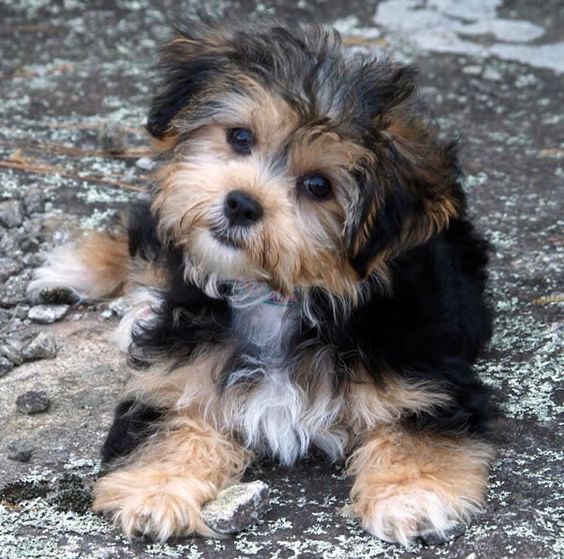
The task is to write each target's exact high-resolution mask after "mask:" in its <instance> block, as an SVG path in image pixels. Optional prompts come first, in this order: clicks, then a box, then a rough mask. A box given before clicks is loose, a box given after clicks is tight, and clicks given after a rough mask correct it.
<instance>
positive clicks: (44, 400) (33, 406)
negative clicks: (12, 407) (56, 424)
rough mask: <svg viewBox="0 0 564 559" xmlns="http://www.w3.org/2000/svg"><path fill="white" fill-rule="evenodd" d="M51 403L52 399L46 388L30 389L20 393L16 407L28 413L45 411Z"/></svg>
mask: <svg viewBox="0 0 564 559" xmlns="http://www.w3.org/2000/svg"><path fill="white" fill-rule="evenodd" d="M50 405H51V400H50V399H49V396H47V392H45V390H38V391H35V390H30V391H29V392H25V393H24V394H20V396H18V397H17V399H16V408H17V409H18V411H19V412H21V413H25V414H27V415H33V414H35V413H43V412H45V411H47V410H48V409H49V406H50Z"/></svg>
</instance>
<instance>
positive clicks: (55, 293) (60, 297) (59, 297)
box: [37, 287, 80, 305]
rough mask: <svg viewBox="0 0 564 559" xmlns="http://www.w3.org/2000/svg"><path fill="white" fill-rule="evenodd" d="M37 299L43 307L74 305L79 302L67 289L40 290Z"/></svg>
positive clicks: (73, 293) (75, 295) (74, 294)
mask: <svg viewBox="0 0 564 559" xmlns="http://www.w3.org/2000/svg"><path fill="white" fill-rule="evenodd" d="M37 299H38V302H39V303H41V304H43V305H74V304H76V303H78V301H80V297H79V296H78V295H77V294H76V293H75V292H74V291H73V290H72V289H69V288H68V287H48V288H45V289H42V290H41V291H40V292H39V296H38V298H37Z"/></svg>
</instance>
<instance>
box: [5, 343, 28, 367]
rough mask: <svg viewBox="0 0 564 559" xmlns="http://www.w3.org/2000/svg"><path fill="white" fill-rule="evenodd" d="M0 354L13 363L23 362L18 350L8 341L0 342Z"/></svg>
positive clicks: (19, 363)
mask: <svg viewBox="0 0 564 559" xmlns="http://www.w3.org/2000/svg"><path fill="white" fill-rule="evenodd" d="M0 356H2V357H5V358H6V359H8V360H10V361H11V362H12V363H13V364H14V365H21V364H22V363H23V357H22V354H21V352H20V350H19V349H18V348H17V347H15V346H14V345H12V344H11V343H10V342H9V341H6V342H4V343H3V344H0Z"/></svg>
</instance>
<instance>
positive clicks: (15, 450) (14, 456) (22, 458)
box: [8, 441, 34, 462]
mask: <svg viewBox="0 0 564 559" xmlns="http://www.w3.org/2000/svg"><path fill="white" fill-rule="evenodd" d="M33 450H34V448H33V447H32V446H31V445H30V444H29V443H26V442H25V441H14V442H13V443H10V444H9V445H8V459H9V460H15V461H16V462H29V461H30V460H31V454H32V453H33Z"/></svg>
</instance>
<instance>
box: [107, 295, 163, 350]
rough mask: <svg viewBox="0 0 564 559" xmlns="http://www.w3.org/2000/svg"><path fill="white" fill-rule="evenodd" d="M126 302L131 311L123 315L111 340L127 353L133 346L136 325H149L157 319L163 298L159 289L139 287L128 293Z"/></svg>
mask: <svg viewBox="0 0 564 559" xmlns="http://www.w3.org/2000/svg"><path fill="white" fill-rule="evenodd" d="M125 300H126V301H127V303H128V304H129V305H130V309H129V310H128V311H127V312H126V313H125V314H124V315H123V317H122V319H121V320H120V322H119V325H118V327H117V328H116V329H115V330H114V332H113V333H112V335H111V339H112V341H113V342H114V343H115V344H116V345H117V346H118V348H119V349H120V350H121V351H123V352H125V353H127V351H128V350H129V347H130V345H131V338H132V330H133V328H134V327H135V325H136V324H141V325H143V324H147V323H148V322H149V321H151V320H152V319H153V318H154V317H155V313H156V311H157V309H158V308H159V307H160V305H161V304H162V297H161V296H160V291H159V290H158V289H154V288H149V287H139V288H137V289H135V290H134V291H132V292H130V293H128V294H127V296H126V297H125Z"/></svg>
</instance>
